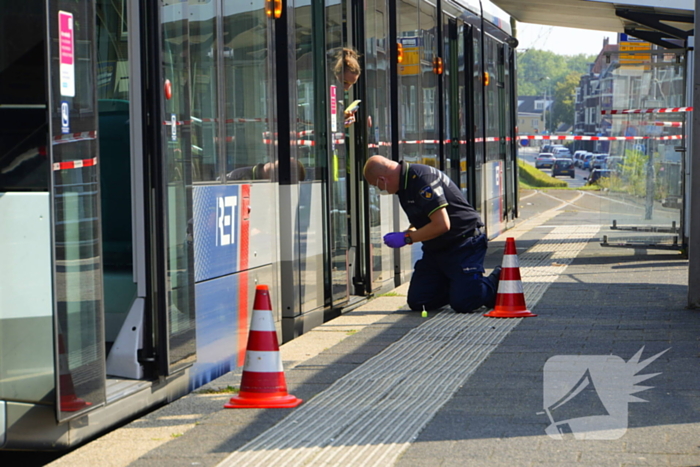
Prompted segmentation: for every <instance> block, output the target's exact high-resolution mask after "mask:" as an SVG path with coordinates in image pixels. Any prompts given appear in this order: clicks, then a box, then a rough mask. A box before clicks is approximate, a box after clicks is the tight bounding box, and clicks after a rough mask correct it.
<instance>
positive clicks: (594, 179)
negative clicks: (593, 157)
mask: <svg viewBox="0 0 700 467" xmlns="http://www.w3.org/2000/svg"><path fill="white" fill-rule="evenodd" d="M611 175H612V170H610V169H593V170H591V174H590V175H589V176H588V179H586V185H593V184H597V183H598V182H599V181H600V179H601V178H609V177H610V176H611Z"/></svg>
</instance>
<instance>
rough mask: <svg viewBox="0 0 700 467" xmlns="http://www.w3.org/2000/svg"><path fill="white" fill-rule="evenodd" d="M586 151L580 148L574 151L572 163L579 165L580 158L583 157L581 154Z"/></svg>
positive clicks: (584, 153) (583, 154)
mask: <svg viewBox="0 0 700 467" xmlns="http://www.w3.org/2000/svg"><path fill="white" fill-rule="evenodd" d="M587 153H588V151H584V150H581V149H579V150H578V151H576V152H575V153H574V157H573V159H574V165H575V166H576V167H581V160H582V159H583V156H585V155H586V154H587Z"/></svg>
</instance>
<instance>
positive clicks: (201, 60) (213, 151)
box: [189, 2, 230, 182]
mask: <svg viewBox="0 0 700 467" xmlns="http://www.w3.org/2000/svg"><path fill="white" fill-rule="evenodd" d="M197 8H198V14H197V16H196V19H194V18H195V17H193V19H190V22H189V33H190V34H189V44H190V76H191V77H192V85H191V87H190V90H191V92H192V101H191V106H192V111H191V116H192V179H193V181H195V182H197V181H212V180H215V179H216V178H217V177H218V176H219V172H220V171H219V168H218V166H219V164H218V159H219V158H218V154H219V144H218V142H219V138H218V131H219V129H218V125H219V123H218V121H219V120H218V118H217V115H218V113H219V109H218V106H219V95H218V94H219V93H218V86H217V82H218V80H217V58H218V51H217V49H216V47H215V39H216V37H217V31H216V4H215V2H208V3H198V5H197ZM227 49H228V48H226V47H225V48H224V60H226V52H227ZM229 54H230V53H229Z"/></svg>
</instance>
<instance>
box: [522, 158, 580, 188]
mask: <svg viewBox="0 0 700 467" xmlns="http://www.w3.org/2000/svg"><path fill="white" fill-rule="evenodd" d="M518 166H519V167H518V176H519V177H520V186H521V187H523V188H526V187H532V188H566V187H568V186H569V184H568V183H566V182H565V181H564V180H559V179H556V178H554V177H550V176H549V175H547V174H546V173H544V172H542V171H541V170H540V169H536V168H534V167H533V166H531V165H530V164H528V163H527V162H525V161H523V160H520V159H519V160H518Z"/></svg>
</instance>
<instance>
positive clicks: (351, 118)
mask: <svg viewBox="0 0 700 467" xmlns="http://www.w3.org/2000/svg"><path fill="white" fill-rule="evenodd" d="M356 111H357V110H356ZM356 111H355V112H356ZM355 112H348V111H347V110H345V111H343V116H344V118H345V128H347V127H349V126H350V125H352V124H353V123H355Z"/></svg>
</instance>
